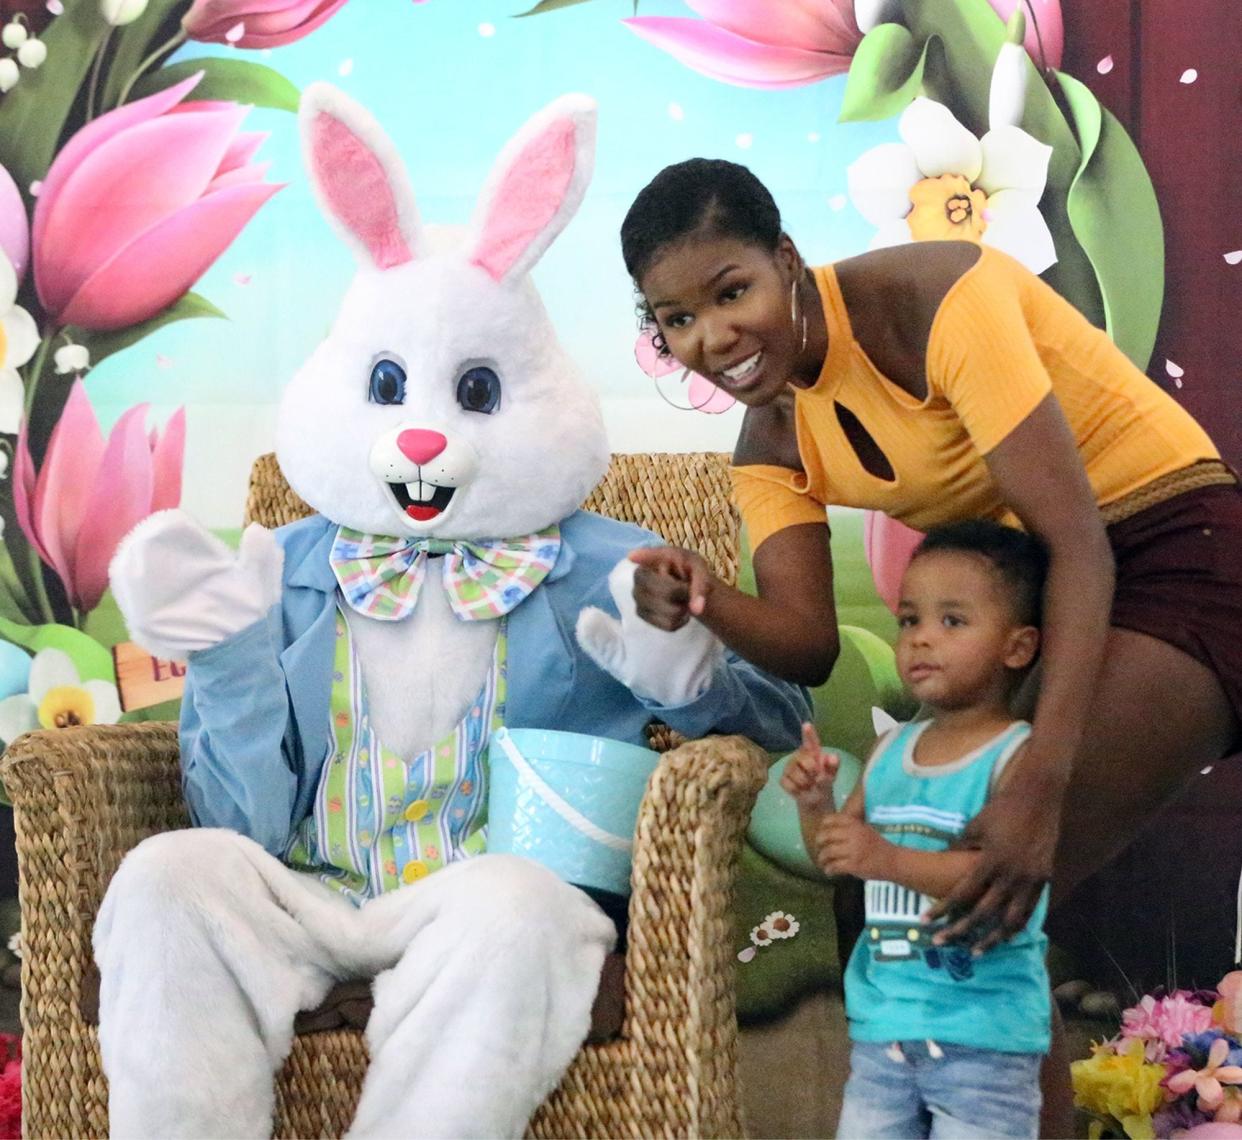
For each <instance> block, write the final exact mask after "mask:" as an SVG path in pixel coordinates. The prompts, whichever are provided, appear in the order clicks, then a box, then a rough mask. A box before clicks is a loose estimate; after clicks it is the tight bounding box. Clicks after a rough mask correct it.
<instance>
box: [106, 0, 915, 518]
mask: <svg viewBox="0 0 1242 1140" xmlns="http://www.w3.org/2000/svg"><path fill="white" fill-rule="evenodd" d="M529 3H530V0H504V2H501V0H430V2H429V3H426V4H412V3H410V2H409V0H351V2H350V3H348V4H346V5H345V6H344V7H343V8H342V9H341V11H340V12H339V13H338V14H337V15H336V16H334V17H333V18H332V19H331V20H330V21H329V22H328V23H327V24H325V25H324V26H323V27H321V28H320V29H318V30H317V31H316V32H314V33H313V34H312V35H310V36H308V37H307V38H306V39H304V40H302V41H300V42H298V43H296V44H291V45H288V46H286V47H282V48H277V49H275V50H273V51H271V52H269V53H258V52H255V53H243V54H245V55H248V56H251V57H252V58H255V59H256V60H257V61H258V62H262V63H265V64H267V65H268V66H270V67H273V68H275V69H276V70H277V71H280V72H281V73H282V74H284V75H285V76H287V77H288V78H289V79H290V80H291V81H292V82H293V83H295V84H296V85H297V86H298V87H304V86H306V85H307V84H308V83H310V82H312V81H314V80H317V79H326V80H329V81H331V82H334V83H336V84H338V85H339V86H341V87H342V88H344V89H345V90H346V91H348V92H349V93H350V94H352V95H353V96H355V97H356V98H358V99H359V100H361V101H362V102H363V103H365V104H366V105H367V106H368V107H369V108H370V109H371V110H372V111H373V112H374V113H375V114H376V116H377V117H378V118H379V120H380V121H381V122H382V123H383V125H384V127H385V129H386V130H387V131H388V132H389V133H390V134H391V135H392V137H393V139H394V140H395V142H396V144H397V147H398V149H399V151H400V152H401V154H402V155H403V156H404V158H405V161H406V164H407V167H408V169H409V172H410V178H411V181H412V183H413V186H414V189H415V193H416V194H417V196H418V199H419V206H420V210H421V212H422V215H423V217H424V219H426V220H428V221H433V222H449V223H462V222H465V221H466V220H467V219H468V218H469V216H470V213H471V210H472V207H473V204H474V197H475V194H476V192H477V191H478V188H479V186H480V185H481V184H482V182H483V180H484V178H485V177H486V174H487V172H488V170H489V169H490V166H491V163H492V160H493V159H494V157H495V155H496V153H497V152H498V150H499V149H500V147H501V146H502V145H503V144H504V142H505V141H506V140H507V139H508V137H509V136H510V135H511V134H512V133H513V132H514V131H515V130H516V129H517V128H518V126H520V124H521V123H522V122H523V121H524V120H525V119H526V118H527V116H528V115H530V114H531V113H533V112H534V111H535V110H537V109H538V108H539V107H541V106H543V105H544V104H545V103H547V102H549V101H551V100H552V99H553V98H555V97H556V96H558V95H560V94H563V93H565V92H567V91H583V92H586V93H588V94H590V95H592V96H594V97H595V98H596V99H597V100H598V101H599V104H600V119H599V136H598V138H599V143H598V155H597V160H596V173H595V178H594V182H593V183H592V185H591V187H590V189H589V191H588V193H587V197H586V200H585V202H584V204H583V207H582V209H581V211H580V212H579V214H578V217H577V218H576V219H575V220H574V221H573V222H572V223H571V225H570V227H569V228H568V229H567V230H566V231H565V233H564V234H563V235H562V237H561V238H560V239H559V240H558V242H557V243H556V244H555V245H554V246H553V247H552V248H551V250H550V251H549V253H548V254H547V255H546V256H545V258H544V260H543V262H541V264H540V265H539V266H538V267H537V269H536V270H535V279H536V281H537V283H538V284H539V286H540V288H541V290H542V293H543V296H544V300H545V302H546V304H547V307H548V309H549V311H550V313H551V315H552V319H553V321H554V323H555V324H556V326H557V328H558V330H559V332H560V335H561V337H562V339H563V340H564V341H565V343H566V345H567V346H568V348H569V350H570V352H571V353H572V354H573V355H574V357H575V358H576V359H577V360H578V362H579V363H580V364H581V365H582V367H583V368H584V370H585V372H586V373H587V375H588V376H589V377H590V379H591V381H592V383H594V384H595V385H596V386H597V388H598V390H599V392H600V395H601V396H602V397H603V399H604V404H605V411H606V416H608V417H609V418H610V421H615V424H614V423H612V422H610V427H613V426H615V428H616V432H617V434H618V436H619V437H621V438H619V439H617V440H615V441H614V446H618V447H620V448H622V449H628V450H633V449H635V443H634V440H635V435H634V433H635V431H636V430H637V429H636V427H635V425H636V424H638V423H640V422H644V421H645V422H651V421H652V417H653V416H654V417H657V418H659V419H660V420H661V421H665V420H667V417H670V416H671V417H676V418H677V419H678V420H681V421H682V422H681V423H680V425H679V426H678V427H677V429H676V432H677V438H679V439H681V440H683V441H684V442H683V444H682V445H681V446H727V442H728V439H730V438H731V435H732V433H733V432H735V430H736V427H735V424H730V423H728V422H719V421H729V420H731V419H732V416H725V417H705V416H702V415H700V414H697V413H686V414H685V416H684V417H683V416H681V415H679V413H677V412H675V411H673V410H672V409H668V408H666V407H665V406H664V405H663V404H659V403H658V401H657V402H656V403H654V404H653V401H655V400H656V397H655V396H654V395H653V394H652V392H651V382H650V381H649V380H648V379H647V378H646V377H645V376H644V375H643V374H642V372H641V371H639V369H638V367H637V365H636V364H635V363H634V359H633V353H632V349H633V341H634V335H635V325H634V317H633V305H632V296H631V289H630V285H629V280H628V278H627V277H626V274H625V271H624V268H623V266H622V263H621V258H620V253H619V250H618V244H617V230H618V227H619V225H620V221H621V218H622V216H623V215H624V213H625V210H626V208H627V207H628V205H629V203H630V202H631V201H632V200H633V197H634V195H635V194H636V193H637V191H638V190H639V189H641V187H642V186H643V185H644V184H645V183H646V182H647V181H648V180H649V179H650V178H651V177H652V176H653V175H654V174H655V173H656V172H657V171H658V170H659V169H660V168H661V167H662V166H664V165H666V164H667V163H670V162H675V161H678V160H679V159H682V158H687V157H690V156H692V155H707V156H713V157H725V158H731V159H734V160H735V161H740V162H744V163H746V164H747V165H748V166H750V167H751V168H752V169H753V170H754V171H755V172H756V173H757V174H758V175H759V177H760V178H762V179H763V180H764V181H765V182H766V183H767V184H768V186H770V187H771V189H772V191H773V192H774V194H775V195H776V198H777V201H778V202H779V204H780V207H781V209H782V213H783V215H784V218H785V222H786V228H787V229H788V230H789V232H790V233H791V234H792V235H793V236H794V239H795V240H796V241H797V242H798V244H799V245H800V247H801V248H802V250H803V252H804V253H805V254H806V256H807V257H808V259H810V260H811V261H812V262H818V261H825V260H830V259H833V258H837V257H841V256H847V255H849V254H851V253H855V252H859V251H861V250H862V249H864V248H865V247H866V244H867V241H868V239H869V236H870V227H869V226H868V224H867V223H866V222H865V221H864V220H863V219H862V217H861V216H860V215H859V214H858V213H857V212H856V211H855V210H854V208H853V206H852V205H850V204H849V203H848V201H847V200H846V199H845V169H846V167H847V166H848V165H849V163H850V162H851V161H852V160H853V159H854V158H855V157H856V156H857V155H858V154H860V153H861V152H862V151H864V150H866V149H868V148H869V147H871V146H874V145H876V144H877V143H879V142H883V141H888V140H889V139H892V138H895V137H896V129H895V123H893V122H888V123H884V124H850V125H842V124H838V123H837V121H836V119H837V114H838V111H839V106H840V100H841V94H842V91H843V89H844V84H845V77H844V76H838V77H835V78H833V79H830V80H827V81H825V82H823V83H819V84H815V85H813V86H810V87H802V88H795V89H791V90H786V91H758V90H751V89H746V88H738V87H730V86H727V85H725V84H721V83H717V82H715V81H714V80H710V79H707V78H705V77H703V76H700V75H698V74H697V73H695V72H692V71H690V70H689V69H687V68H685V67H683V66H682V65H681V64H680V63H678V62H677V61H676V60H674V59H673V58H671V57H670V56H668V55H666V54H664V53H663V52H661V51H659V50H658V49H656V48H654V47H652V46H651V45H649V44H647V43H645V42H644V41H642V40H640V39H639V38H638V37H637V36H636V35H634V34H633V33H632V32H630V31H629V30H628V29H626V28H625V27H624V26H622V24H621V23H620V20H621V18H622V17H624V16H627V15H629V14H630V11H631V4H630V0H591V2H589V3H584V4H581V5H579V6H577V7H573V8H567V9H564V10H561V11H556V12H552V13H548V14H546V15H540V16H536V17H531V18H528V19H513V18H512V16H513V14H514V13H517V12H520V11H523V10H524V9H525V8H526V7H528V6H529ZM641 14H643V15H679V16H693V13H692V12H690V10H689V9H688V8H686V7H685V5H684V4H683V3H681V2H680V0H643V3H642V4H641ZM230 50H232V49H223V48H221V49H211V48H204V47H202V46H199V45H190V46H189V47H187V48H184V49H182V51H181V52H180V54H179V55H178V56H177V57H175V58H177V59H188V58H194V57H196V56H201V55H203V54H206V53H207V52H208V51H221V52H223V51H230ZM674 105H675V106H674ZM247 127H248V128H249V129H252V130H264V131H269V132H271V135H270V138H269V139H268V140H267V141H266V142H265V143H264V144H263V147H262V148H261V150H260V158H263V159H266V160H269V161H270V162H271V163H272V168H271V171H270V174H269V177H270V178H271V179H273V180H275V181H282V182H288V183H289V185H288V186H287V187H286V188H285V189H284V190H282V191H281V192H280V193H278V194H277V195H275V197H274V198H273V199H272V200H271V201H270V202H269V203H268V204H267V205H265V206H264V207H263V208H262V209H261V210H260V211H259V213H258V214H257V215H256V216H255V218H254V220H253V221H252V222H251V223H250V225H249V226H247V228H246V229H245V230H244V231H243V232H242V234H241V236H240V237H239V238H238V239H237V241H236V242H235V243H234V244H233V245H232V246H231V247H230V248H229V249H228V250H227V251H226V252H225V254H224V255H223V256H222V257H221V258H220V260H219V261H218V262H217V263H216V264H215V266H213V267H212V268H211V269H210V270H209V271H208V272H207V274H206V275H205V276H204V277H203V278H202V280H201V281H200V282H199V284H198V285H197V286H196V291H197V292H199V293H201V294H203V295H204V296H206V297H207V298H209V299H210V300H211V301H213V302H214V303H215V304H216V305H218V306H219V307H220V308H222V309H223V310H224V311H225V312H226V313H227V314H228V316H229V318H230V319H229V321H228V322H227V323H226V322H219V321H187V322H183V323H181V324H179V325H176V326H171V327H169V328H166V329H164V330H161V331H160V332H159V333H157V334H155V335H154V336H152V337H149V338H147V339H146V340H144V341H142V342H140V343H139V344H138V345H136V346H135V347H134V348H132V349H130V350H128V351H127V352H124V353H122V354H120V355H118V356H117V357H114V358H112V359H110V360H107V361H105V362H104V363H103V364H102V365H101V366H100V367H99V368H98V369H96V370H95V371H93V372H92V373H91V374H90V376H89V379H88V390H89V392H90V393H91V396H92V401H93V403H94V404H95V405H96V407H97V409H98V411H99V413H100V416H101V418H102V419H104V420H105V421H111V420H113V419H115V417H116V416H117V415H118V414H119V413H120V412H121V411H122V410H124V408H126V407H129V406H131V405H132V404H134V403H137V402H139V401H150V402H151V403H152V404H154V405H155V406H156V410H157V412H167V411H169V410H171V409H172V408H173V407H175V406H177V405H179V404H182V403H185V404H187V405H188V406H189V409H190V422H191V433H190V435H191V439H190V446H189V451H188V454H187V502H188V505H191V506H192V505H193V503H194V500H195V495H194V490H195V485H196V484H198V483H199V482H200V481H201V480H205V479H207V478H209V474H210V477H212V478H213V479H214V481H215V482H216V483H217V484H219V483H220V481H219V479H218V478H215V477H216V476H219V475H220V473H221V471H222V470H225V471H227V473H228V477H227V478H226V479H225V480H224V481H223V484H222V485H223V486H224V487H226V488H227V494H229V495H232V494H233V493H234V488H235V486H236V484H237V481H238V479H239V478H241V476H242V475H244V471H245V469H246V468H247V467H248V465H249V462H250V459H251V458H252V455H253V454H254V453H257V452H258V451H259V450H266V449H267V448H268V447H270V442H268V433H269V431H270V414H271V410H272V405H273V403H274V402H275V400H276V398H277V397H278V395H279V392H280V390H281V388H282V387H283V385H284V383H285V382H286V380H287V379H288V378H289V376H290V375H291V374H292V372H293V371H294V370H295V369H296V367H297V365H298V364H299V363H300V362H301V360H302V359H303V358H304V357H305V356H307V355H308V354H309V352H310V351H311V350H312V349H313V347H314V346H315V344H316V343H317V342H318V341H319V339H320V338H321V337H322V336H323V334H324V332H325V331H326V329H327V327H328V324H329V322H330V321H331V318H332V315H333V313H334V311H335V308H336V305H337V302H338V299H339V297H340V295H341V292H342V291H343V289H344V287H345V284H346V283H347V281H348V279H349V276H350V274H351V272H352V267H353V262H352V258H351V255H350V254H349V253H348V252H347V251H346V249H345V248H344V246H343V245H342V244H341V243H340V242H339V240H338V239H337V238H336V236H335V234H334V233H333V232H332V231H331V230H330V229H329V227H328V224H327V223H326V221H324V220H323V218H322V217H321V216H320V215H319V213H318V211H317V209H316V207H315V206H314V204H313V201H312V199H311V196H310V192H309V189H308V187H307V185H306V181H305V178H304V175H303V172H302V165H301V157H300V154H299V151H298V142H297V131H296V125H295V121H294V117H293V116H292V115H289V114H286V113H281V112H274V111H265V110H262V109H256V110H254V111H253V112H252V113H251V115H250V117H249V119H248V120H247ZM739 139H740V140H741V142H740V143H739ZM747 142H749V145H748V146H747V145H742V144H746V143H747ZM246 279H248V283H245V284H243V283H241V282H242V281H243V280H246ZM255 405H260V406H265V407H255ZM233 409H235V411H234V410H233ZM631 420H632V421H633V422H630V421H631ZM709 420H716V421H718V422H715V423H708V422H706V421H709ZM623 421H624V422H623ZM231 423H235V424H236V425H237V427H238V431H237V433H236V437H235V438H232V439H230V438H229V434H228V433H226V432H225V431H224V430H223V429H224V428H225V427H226V426H227V425H229V424H231ZM196 424H197V425H198V426H197V429H196V426H195V425H196ZM657 434H658V433H657ZM638 442H639V444H640V445H641V442H642V441H641V440H639V441H638ZM656 445H657V446H658V440H657V441H656ZM200 489H201V488H200ZM208 513H214V511H209V512H208Z"/></svg>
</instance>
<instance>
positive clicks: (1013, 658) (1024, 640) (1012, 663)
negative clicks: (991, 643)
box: [1005, 625, 1039, 669]
mask: <svg viewBox="0 0 1242 1140" xmlns="http://www.w3.org/2000/svg"><path fill="white" fill-rule="evenodd" d="M1038 653H1039V630H1038V629H1036V628H1035V627H1034V626H1033V625H1023V626H1019V627H1018V628H1017V629H1015V630H1014V631H1013V632H1012V633H1011V634H1010V635H1009V644H1008V646H1006V649H1005V667H1006V668H1007V669H1025V668H1026V667H1027V666H1028V665H1030V664H1031V662H1033V661H1034V660H1035V657H1036V655H1037V654H1038Z"/></svg>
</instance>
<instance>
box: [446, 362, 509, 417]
mask: <svg viewBox="0 0 1242 1140" xmlns="http://www.w3.org/2000/svg"><path fill="white" fill-rule="evenodd" d="M457 402H458V403H459V404H460V405H461V406H462V407H463V408H465V410H466V411H468V412H482V413H483V414H484V415H485V416H490V415H491V414H492V412H494V411H495V410H496V409H497V408H498V407H500V377H499V376H497V375H496V373H495V372H493V371H492V370H491V369H490V368H484V367H482V366H480V367H477V368H470V369H467V370H466V371H465V372H464V373H462V377H461V379H460V380H458V381H457Z"/></svg>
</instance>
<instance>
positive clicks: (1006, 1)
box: [988, 0, 1065, 71]
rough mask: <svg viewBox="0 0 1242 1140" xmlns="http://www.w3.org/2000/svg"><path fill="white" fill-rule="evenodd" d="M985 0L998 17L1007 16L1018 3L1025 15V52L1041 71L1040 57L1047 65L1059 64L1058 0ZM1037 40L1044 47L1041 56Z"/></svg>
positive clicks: (1061, 47) (1062, 36) (1061, 44)
mask: <svg viewBox="0 0 1242 1140" xmlns="http://www.w3.org/2000/svg"><path fill="white" fill-rule="evenodd" d="M988 3H989V4H991V5H992V10H993V11H994V12H995V13H996V14H997V15H998V16H999V17H1000V18H1001V19H1002V20H1008V19H1009V17H1010V16H1012V15H1013V13H1014V9H1015V8H1017V6H1018V5H1019V4H1021V5H1022V10H1023V13H1024V14H1025V15H1026V37H1025V38H1024V39H1023V41H1022V46H1023V47H1024V48H1026V54H1027V55H1029V56H1030V57H1031V59H1032V60H1034V62H1035V66H1036V67H1037V68H1038V69H1039V70H1041V71H1042V70H1043V68H1044V61H1046V64H1047V66H1048V67H1060V66H1061V52H1062V51H1063V50H1064V47H1065V27H1064V24H1063V23H1062V20H1061V0H988ZM1036 23H1038V24H1039V30H1038V32H1036V30H1035V25H1036ZM1041 41H1042V43H1043V49H1044V50H1043V55H1042V56H1041V55H1040V50H1039V48H1040V43H1041Z"/></svg>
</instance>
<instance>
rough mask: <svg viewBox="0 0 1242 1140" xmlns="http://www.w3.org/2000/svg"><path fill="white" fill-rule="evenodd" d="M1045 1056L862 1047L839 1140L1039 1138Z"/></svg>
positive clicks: (915, 1044)
mask: <svg viewBox="0 0 1242 1140" xmlns="http://www.w3.org/2000/svg"><path fill="white" fill-rule="evenodd" d="M1042 1061H1043V1057H1042V1056H1041V1055H1040V1054H1038V1053H998V1052H996V1051H994V1050H991V1049H971V1048H969V1047H967V1046H965V1045H947V1044H940V1045H937V1044H936V1043H934V1042H928V1041H901V1042H895V1043H892V1044H888V1045H881V1044H877V1043H875V1042H872V1041H855V1042H854V1046H853V1049H852V1050H851V1052H850V1079H849V1080H848V1081H847V1082H846V1085H845V1103H844V1105H843V1106H842V1108H841V1121H840V1123H839V1124H838V1125H837V1136H838V1138H839V1140H864V1138H866V1140H871V1138H873V1137H875V1138H879V1137H885V1138H886V1140H887V1138H892V1140H906V1138H908V1137H933V1138H935V1140H985V1138H987V1137H992V1136H1025V1137H1036V1136H1038V1135H1039V1066H1040V1063H1041V1062H1042Z"/></svg>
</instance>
